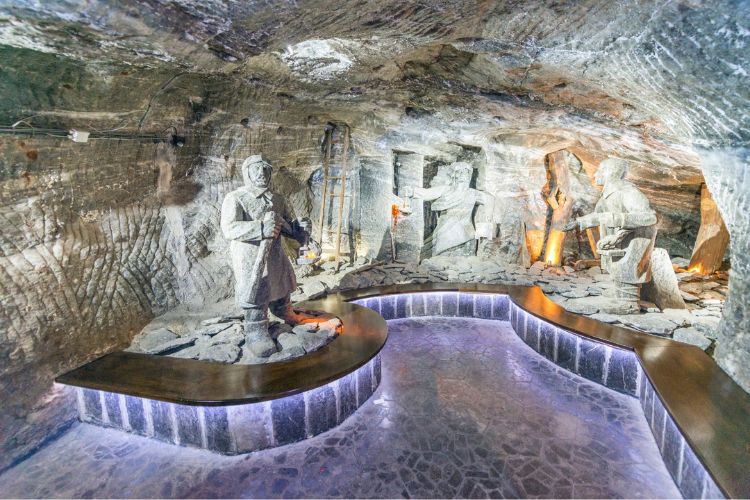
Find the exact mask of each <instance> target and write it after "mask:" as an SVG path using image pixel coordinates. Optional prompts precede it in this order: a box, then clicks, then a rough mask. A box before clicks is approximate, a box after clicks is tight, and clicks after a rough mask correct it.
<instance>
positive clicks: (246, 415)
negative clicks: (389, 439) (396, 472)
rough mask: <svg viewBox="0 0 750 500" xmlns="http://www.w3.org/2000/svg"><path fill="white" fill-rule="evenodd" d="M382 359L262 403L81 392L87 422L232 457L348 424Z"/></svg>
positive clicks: (80, 407) (80, 408)
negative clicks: (206, 403) (191, 402)
mask: <svg viewBox="0 0 750 500" xmlns="http://www.w3.org/2000/svg"><path fill="white" fill-rule="evenodd" d="M380 379H381V361H380V354H377V355H376V356H375V357H373V358H372V359H371V360H370V361H368V362H367V363H365V364H364V365H362V366H361V367H359V368H358V369H356V370H355V371H353V372H351V373H349V374H348V375H346V376H344V377H342V378H340V379H338V380H335V381H333V382H330V383H328V384H325V385H323V386H321V387H318V388H315V389H312V390H309V391H305V392H302V393H300V394H295V395H292V396H287V397H283V398H278V399H274V400H271V401H263V402H258V403H248V404H240V405H231V406H192V405H181V404H176V403H167V402H163V401H156V400H151V399H146V398H139V397H134V396H126V395H123V394H115V393H111V392H105V391H98V390H93V389H84V388H76V394H77V399H78V411H79V418H80V419H81V421H82V422H86V423H90V424H95V425H99V426H103V427H110V428H114V429H118V430H122V431H125V432H130V433H133V434H138V435H141V436H146V437H149V438H153V439H157V440H159V441H164V442H167V443H171V444H176V445H180V446H189V447H193V448H203V449H207V450H211V451H215V452H218V453H223V454H228V455H233V454H239V453H248V452H251V451H258V450H262V449H265V448H272V447H275V446H282V445H285V444H289V443H294V442H297V441H301V440H303V439H307V438H310V437H312V436H316V435H318V434H321V433H323V432H325V431H327V430H330V429H332V428H334V427H336V426H337V425H340V424H341V423H343V422H344V421H345V420H346V419H347V418H348V417H349V416H351V415H352V414H353V413H354V411H355V410H356V409H357V408H359V407H360V406H362V405H363V404H364V403H365V402H366V401H367V400H368V399H369V398H370V396H372V394H373V393H374V392H375V390H376V389H377V387H378V385H380Z"/></svg>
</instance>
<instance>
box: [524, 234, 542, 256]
mask: <svg viewBox="0 0 750 500" xmlns="http://www.w3.org/2000/svg"><path fill="white" fill-rule="evenodd" d="M542 245H544V231H543V230H541V229H529V230H527V231H526V248H528V249H529V255H530V256H531V262H536V261H537V260H539V256H540V255H542Z"/></svg>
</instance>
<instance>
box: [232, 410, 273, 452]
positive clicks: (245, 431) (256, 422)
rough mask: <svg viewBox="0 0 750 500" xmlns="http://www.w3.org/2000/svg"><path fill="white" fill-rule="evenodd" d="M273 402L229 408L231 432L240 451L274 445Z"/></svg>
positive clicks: (233, 440)
mask: <svg viewBox="0 0 750 500" xmlns="http://www.w3.org/2000/svg"><path fill="white" fill-rule="evenodd" d="M270 413H271V403H266V402H264V403H252V404H246V405H236V406H230V407H228V408H227V419H228V421H229V432H230V434H231V441H232V442H234V444H235V447H236V450H237V452H238V453H245V452H248V451H256V450H262V449H265V448H269V447H271V446H273V435H272V425H271V415H270Z"/></svg>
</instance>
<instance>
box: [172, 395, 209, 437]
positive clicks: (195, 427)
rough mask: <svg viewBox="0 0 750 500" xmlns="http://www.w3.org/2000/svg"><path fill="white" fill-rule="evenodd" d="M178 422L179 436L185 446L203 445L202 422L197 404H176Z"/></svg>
mask: <svg viewBox="0 0 750 500" xmlns="http://www.w3.org/2000/svg"><path fill="white" fill-rule="evenodd" d="M174 410H175V420H176V422H177V438H178V439H179V440H180V444H181V445H183V446H195V447H201V446H202V445H203V439H202V438H201V423H200V416H199V415H198V408H196V407H195V406H186V405H174Z"/></svg>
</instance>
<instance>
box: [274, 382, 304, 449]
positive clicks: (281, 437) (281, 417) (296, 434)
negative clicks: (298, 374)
mask: <svg viewBox="0 0 750 500" xmlns="http://www.w3.org/2000/svg"><path fill="white" fill-rule="evenodd" d="M271 422H272V425H273V437H274V442H275V443H276V445H277V446H280V445H282V444H288V443H294V442H297V441H301V440H303V439H305V437H306V436H307V430H306V425H305V398H304V397H303V396H302V394H295V395H294V396H288V397H285V398H281V399H274V400H273V401H271Z"/></svg>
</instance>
